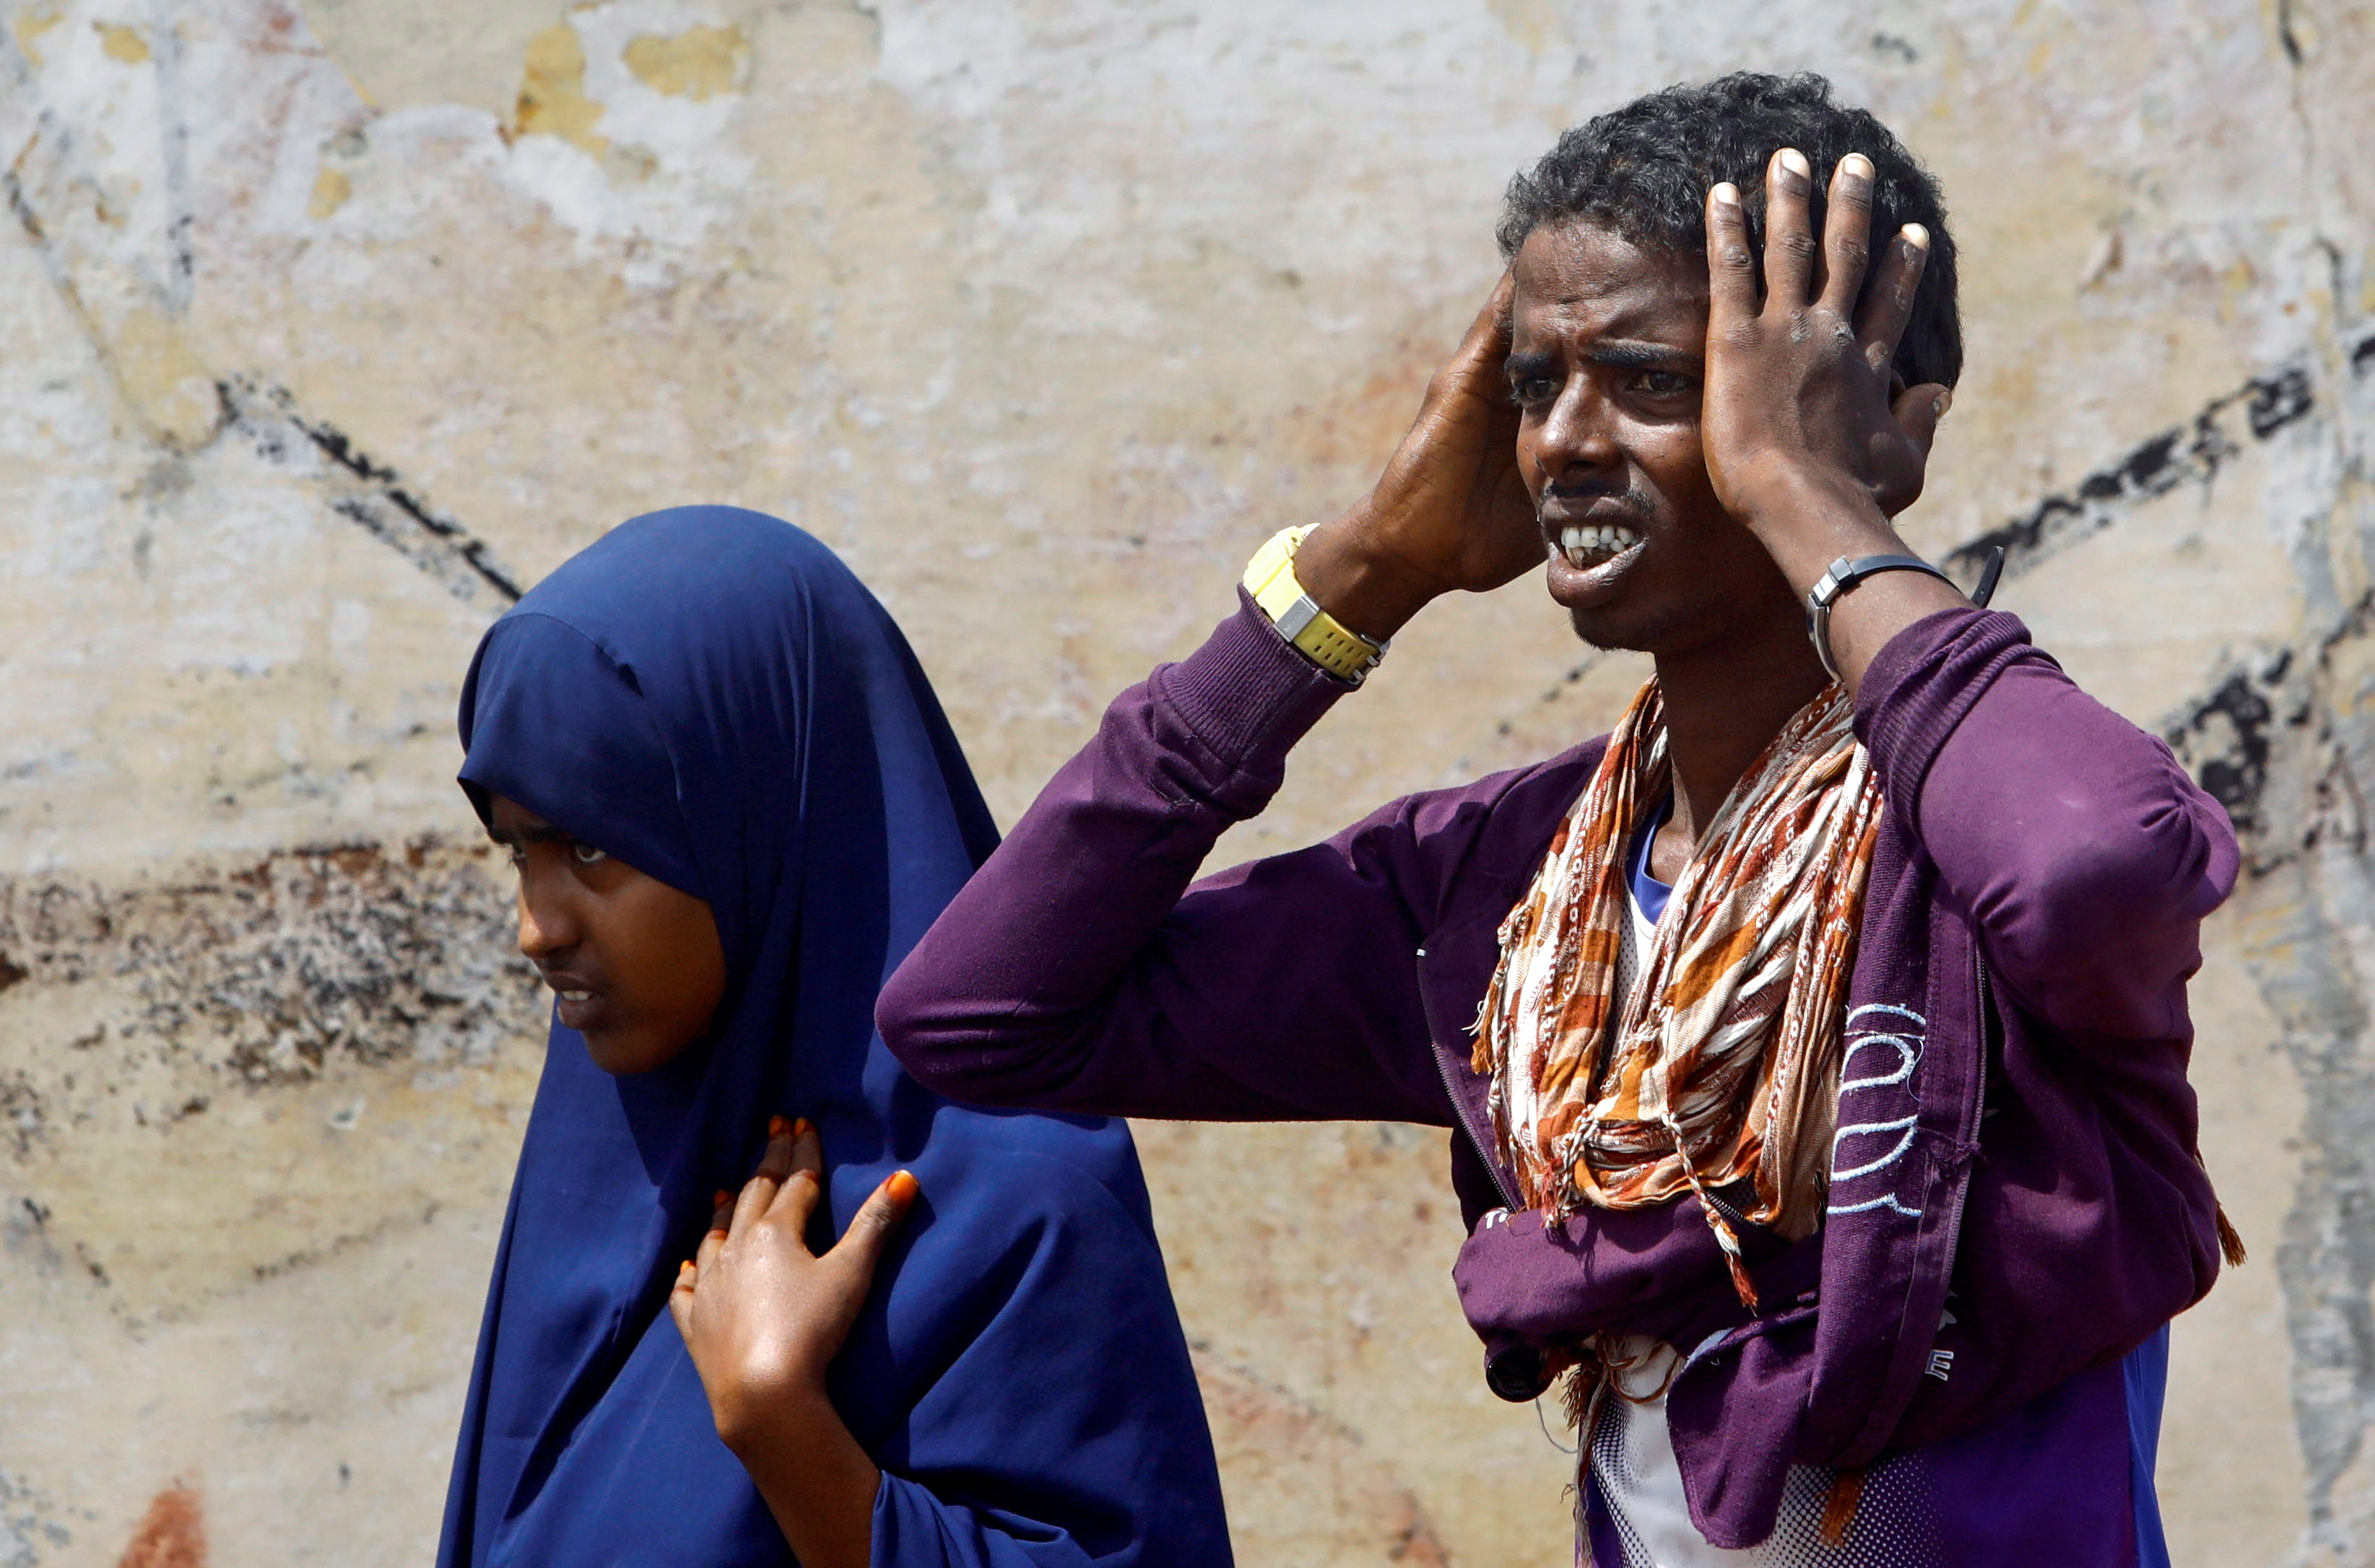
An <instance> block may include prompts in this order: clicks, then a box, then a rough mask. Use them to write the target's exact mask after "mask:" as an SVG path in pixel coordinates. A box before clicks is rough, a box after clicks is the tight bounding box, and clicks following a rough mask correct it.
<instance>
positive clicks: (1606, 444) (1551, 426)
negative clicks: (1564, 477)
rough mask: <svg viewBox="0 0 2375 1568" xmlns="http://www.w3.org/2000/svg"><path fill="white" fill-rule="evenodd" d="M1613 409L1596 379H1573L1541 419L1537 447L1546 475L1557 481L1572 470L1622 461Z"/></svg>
mask: <svg viewBox="0 0 2375 1568" xmlns="http://www.w3.org/2000/svg"><path fill="white" fill-rule="evenodd" d="M1613 412H1614V410H1613V408H1612V407H1611V406H1610V404H1609V400H1608V398H1607V396H1606V395H1605V394H1603V393H1602V392H1601V390H1600V389H1599V387H1598V386H1597V385H1596V384H1595V383H1594V378H1592V377H1590V376H1588V375H1579V376H1576V377H1573V378H1571V379H1570V380H1569V381H1568V382H1567V383H1566V386H1565V387H1563V388H1561V389H1560V392H1559V396H1558V401H1557V402H1555V403H1554V404H1552V405H1551V409H1550V413H1549V415H1548V416H1547V417H1546V418H1545V419H1543V420H1542V439H1541V440H1540V442H1538V443H1537V444H1536V447H1535V451H1536V453H1537V454H1538V456H1539V459H1540V461H1541V463H1542V477H1543V478H1544V479H1545V480H1547V481H1551V482H1556V481H1557V479H1558V477H1559V476H1560V475H1561V474H1563V473H1565V472H1566V471H1567V470H1569V469H1573V468H1585V469H1602V468H1609V467H1613V466H1615V465H1616V464H1617V463H1619V462H1620V461H1622V458H1623V454H1621V453H1620V452H1619V450H1618V449H1617V445H1616V440H1615V437H1614V434H1613V425H1614V421H1613V419H1612V418H1611V415H1612V414H1613Z"/></svg>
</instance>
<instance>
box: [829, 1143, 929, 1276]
mask: <svg viewBox="0 0 2375 1568" xmlns="http://www.w3.org/2000/svg"><path fill="white" fill-rule="evenodd" d="M918 1190H919V1189H918V1187H917V1185H916V1178H915V1176H914V1174H913V1173H910V1172H906V1171H893V1172H892V1173H891V1175H890V1178H889V1179H888V1180H886V1181H885V1182H884V1183H883V1184H882V1185H880V1186H879V1187H876V1188H875V1189H874V1196H873V1197H869V1198H868V1199H867V1200H866V1202H865V1203H864V1204H863V1205H862V1206H861V1207H860V1208H858V1210H857V1216H856V1217H855V1218H853V1219H852V1220H850V1222H849V1229H848V1230H846V1231H845V1232H842V1237H841V1240H840V1241H839V1242H837V1243H835V1244H834V1245H833V1253H832V1256H833V1260H834V1262H835V1263H836V1264H838V1265H839V1266H841V1267H845V1268H846V1269H848V1270H849V1272H850V1274H851V1276H852V1277H853V1279H854V1280H855V1282H856V1283H857V1285H859V1286H860V1287H863V1286H864V1284H865V1283H866V1282H867V1281H868V1280H870V1279H873V1278H874V1268H875V1265H876V1264H878V1263H880V1261H881V1259H882V1249H883V1247H884V1246H886V1245H888V1244H889V1243H890V1241H891V1237H892V1232H896V1231H897V1230H898V1229H899V1226H900V1223H901V1221H903V1220H905V1219H906V1218H907V1211H908V1210H909V1209H910V1208H914V1207H915V1205H916V1192H917V1191H918Z"/></svg>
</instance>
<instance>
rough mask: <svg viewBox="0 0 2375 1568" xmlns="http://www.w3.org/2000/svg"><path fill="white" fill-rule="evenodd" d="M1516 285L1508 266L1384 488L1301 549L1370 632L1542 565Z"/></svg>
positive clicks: (1440, 374)
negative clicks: (1512, 388) (1439, 599)
mask: <svg viewBox="0 0 2375 1568" xmlns="http://www.w3.org/2000/svg"><path fill="white" fill-rule="evenodd" d="M1512 292H1513V286H1512V284H1511V282H1510V278H1509V276H1508V275H1507V273H1504V274H1503V275H1502V277H1501V281H1500V282H1499V283H1498V284H1497V285H1496V286H1495V288H1494V289H1493V292H1492V294H1491V296H1490V297H1488V298H1487V299H1486V300H1485V301H1484V308H1483V310H1481V311H1479V312H1476V320H1475V321H1474V322H1473V323H1472V324H1470V326H1469V328H1468V336H1466V337H1464V338H1462V339H1461V340H1460V344H1459V348H1458V349H1457V350H1455V351H1454V352H1453V354H1452V356H1451V358H1450V360H1448V361H1447V362H1446V363H1445V365H1444V366H1443V368H1442V369H1441V370H1439V371H1436V373H1435V379H1434V380H1432V381H1430V382H1429V383H1427V387H1426V399H1425V401H1424V403H1422V404H1421V405H1420V406H1419V411H1418V419H1416V420H1415V421H1413V422H1412V425H1411V428H1410V432H1409V433H1408V434H1407V435H1405V436H1403V437H1402V440H1401V444H1400V446H1399V447H1397V448H1395V450H1394V455H1393V457H1392V459H1391V460H1390V461H1389V462H1388V463H1387V465H1386V471H1385V473H1384V474H1383V475H1381V476H1380V477H1378V479H1377V488H1376V489H1373V490H1372V491H1370V492H1369V495H1368V497H1367V499H1365V501H1362V502H1361V503H1360V504H1358V505H1356V506H1354V507H1353V509H1352V510H1351V511H1349V512H1347V513H1344V515H1343V516H1341V517H1340V518H1338V519H1337V520H1336V521H1334V522H1332V523H1329V524H1327V525H1323V526H1321V527H1318V528H1315V529H1313V530H1312V533H1311V536H1310V537H1309V538H1307V539H1306V540H1304V542H1303V548H1301V549H1300V550H1299V551H1297V552H1296V555H1295V563H1294V564H1295V575H1296V577H1298V578H1299V579H1301V581H1302V583H1303V586H1304V590H1305V591H1306V593H1308V594H1309V595H1311V596H1312V598H1313V599H1314V600H1316V601H1317V603H1318V605H1319V607H1321V608H1322V609H1325V610H1326V611H1328V613H1329V614H1330V615H1332V616H1334V617H1335V618H1336V619H1339V620H1341V621H1342V622H1343V623H1344V624H1345V625H1346V626H1349V627H1351V628H1352V629H1353V631H1358V632H1361V633H1363V634H1364V635H1365V636H1369V637H1390V636H1392V635H1393V634H1394V633H1395V632H1396V631H1400V629H1401V627H1402V623H1403V622H1405V621H1407V620H1409V619H1410V618H1411V617H1412V616H1413V615H1415V614H1417V613H1418V611H1419V608H1420V607H1422V606H1424V604H1425V603H1426V602H1427V601H1428V600H1429V599H1432V598H1435V597H1436V596H1437V595H1443V594H1448V593H1451V592H1453V591H1454V590H1456V589H1465V590H1469V591H1471V592H1482V591H1483V590H1485V589H1488V588H1497V587H1499V586H1500V585H1501V584H1504V583H1507V582H1508V581H1510V580H1511V579H1513V578H1515V577H1518V576H1519V575H1521V574H1522V573H1524V572H1528V571H1530V570H1531V569H1533V568H1535V567H1539V566H1540V565H1542V532H1541V530H1540V528H1539V527H1538V526H1537V525H1536V524H1535V522H1534V503H1533V499H1532V497H1530V495H1528V494H1527V493H1526V484H1525V480H1524V478H1523V477H1522V476H1520V475H1519V473H1518V450H1517V443H1518V407H1517V405H1516V404H1515V403H1513V402H1511V401H1510V399H1509V388H1508V384H1507V371H1506V369H1505V367H1506V365H1507V361H1508V358H1509V300H1510V296H1511V294H1512Z"/></svg>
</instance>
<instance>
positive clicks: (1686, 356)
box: [1583, 339, 1701, 371]
mask: <svg viewBox="0 0 2375 1568" xmlns="http://www.w3.org/2000/svg"><path fill="white" fill-rule="evenodd" d="M1583 357H1584V358H1585V359H1587V360H1590V361H1591V362H1592V363H1593V364H1595V365H1613V366H1614V367H1616V368H1617V369H1619V370H1645V371H1646V370H1694V371H1695V370H1697V369H1698V368H1699V365H1700V363H1701V360H1700V358H1699V356H1698V355H1696V354H1692V353H1688V352H1686V351H1684V350H1683V349H1680V348H1674V347H1672V345H1670V344H1664V343H1643V342H1637V341H1630V340H1625V339H1615V340H1611V341H1605V342H1600V343H1595V344H1593V345H1591V347H1589V348H1586V349H1585V350H1584V351H1583Z"/></svg>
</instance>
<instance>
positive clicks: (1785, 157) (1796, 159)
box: [1781, 147, 1814, 175]
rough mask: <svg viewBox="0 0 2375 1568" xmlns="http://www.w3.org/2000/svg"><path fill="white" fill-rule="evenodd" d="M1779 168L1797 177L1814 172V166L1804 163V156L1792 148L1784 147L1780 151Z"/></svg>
mask: <svg viewBox="0 0 2375 1568" xmlns="http://www.w3.org/2000/svg"><path fill="white" fill-rule="evenodd" d="M1781 167H1782V168H1784V169H1787V170H1788V171H1790V173H1792V174H1798V175H1806V174H1812V173H1813V172H1814V165H1812V164H1810V163H1808V162H1807V161H1806V155H1805V154H1804V153H1802V152H1800V151H1799V150H1798V149H1797V148H1796V147H1783V148H1782V149H1781Z"/></svg>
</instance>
